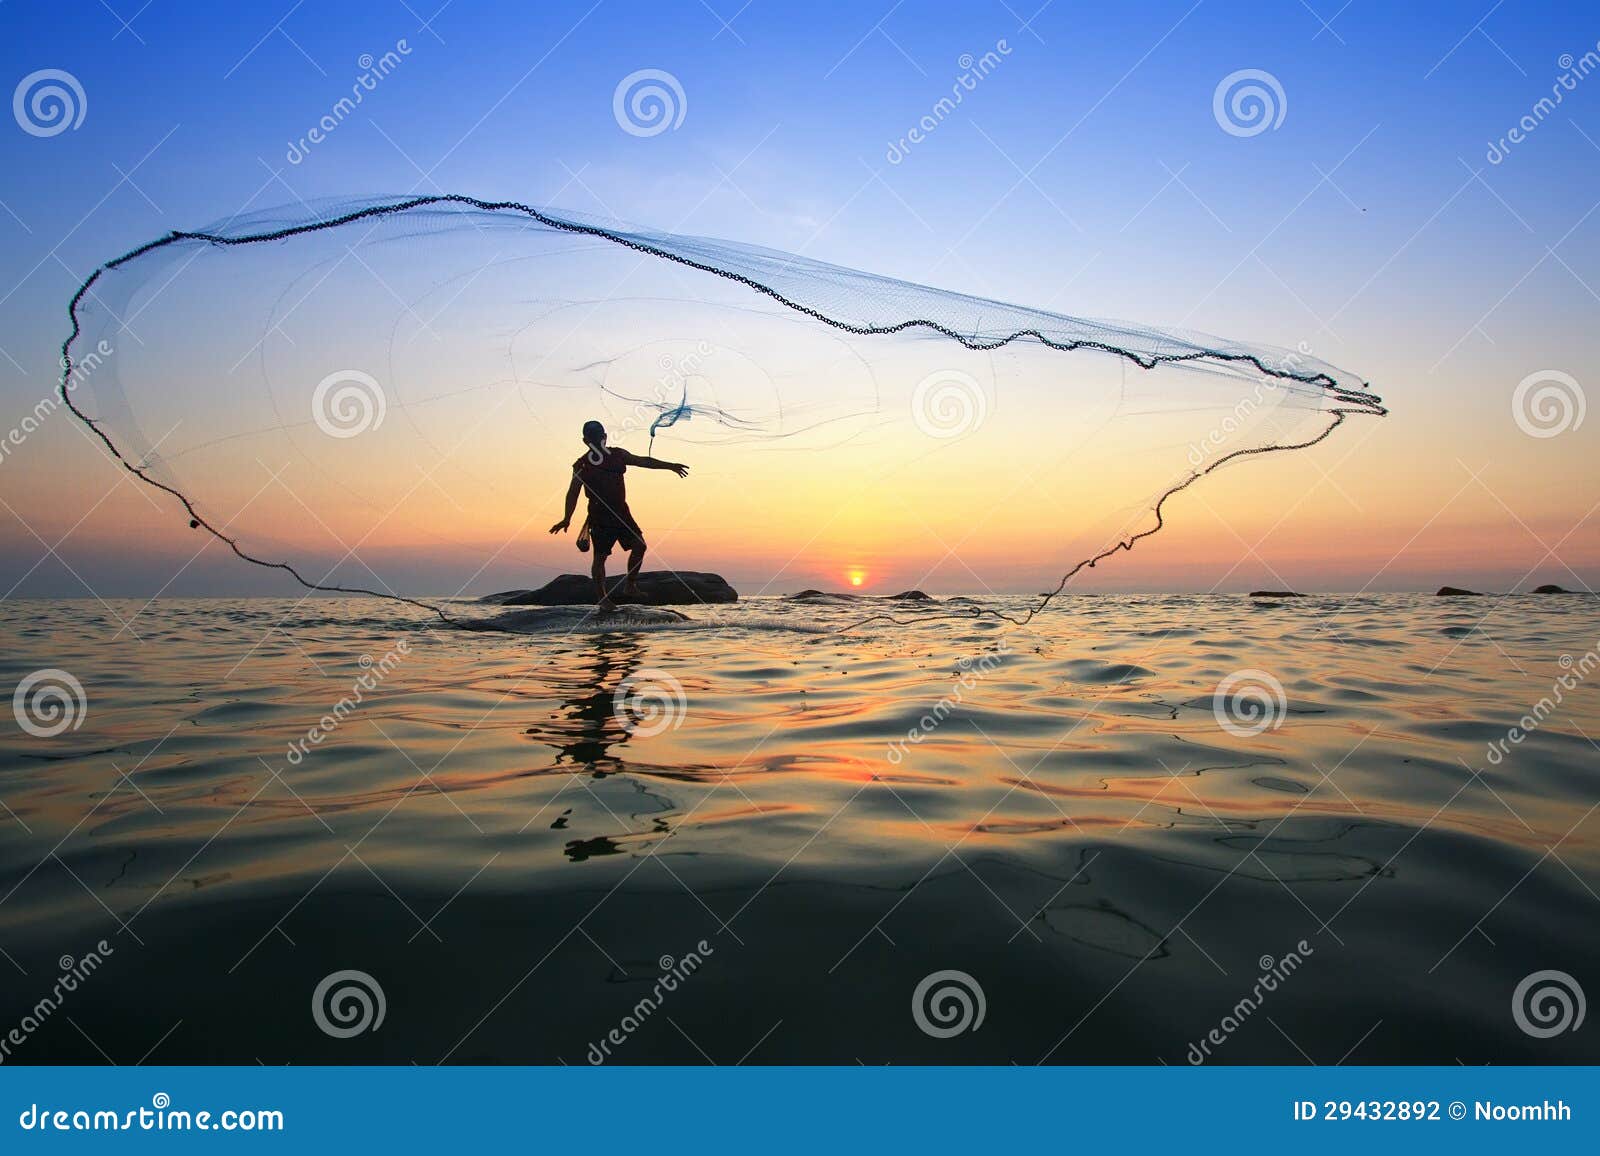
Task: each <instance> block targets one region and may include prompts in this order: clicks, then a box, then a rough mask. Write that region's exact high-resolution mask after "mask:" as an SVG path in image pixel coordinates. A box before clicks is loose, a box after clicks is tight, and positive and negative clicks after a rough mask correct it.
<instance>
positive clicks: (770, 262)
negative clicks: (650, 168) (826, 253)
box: [62, 196, 1384, 609]
mask: <svg viewBox="0 0 1600 1156" xmlns="http://www.w3.org/2000/svg"><path fill="white" fill-rule="evenodd" d="M70 312H71V335H70V336H69V338H68V339H67V341H66V343H65V345H64V347H63V365H64V373H63V385H62V390H63V396H64V397H65V399H66V400H67V402H68V403H69V405H70V406H71V407H72V409H73V412H74V413H76V414H77V415H78V417H79V418H81V419H82V420H84V421H85V422H87V423H89V425H90V426H91V428H92V429H93V430H94V431H95V432H96V433H97V434H98V435H99V436H100V438H101V439H103V441H104V442H105V444H106V445H107V447H108V448H109V449H110V451H111V452H112V453H113V454H115V455H116V457H117V458H118V459H120V460H121V462H122V463H123V464H124V465H125V466H126V468H127V469H129V470H131V471H132V472H133V473H134V474H135V475H137V476H138V478H139V479H140V480H141V481H142V482H144V483H145V484H147V485H150V486H152V487H155V488H157V489H159V490H161V491H162V492H163V493H164V494H165V499H164V500H167V501H170V502H171V503H172V507H173V511H174V515H175V517H182V518H186V519H188V520H189V522H190V524H191V526H192V528H193V529H194V530H195V531H196V532H198V533H201V534H205V535H209V536H212V537H214V538H216V539H219V540H221V541H222V542H224V543H226V544H227V546H228V547H229V548H231V549H232V550H233V551H234V553H235V554H237V555H238V556H239V558H240V559H241V560H242V561H243V562H248V563H253V564H257V565H264V566H270V567H275V568H277V569H279V570H280V571H282V572H283V573H284V574H285V575H287V576H288V577H291V578H292V579H293V580H294V581H296V582H298V583H300V584H301V585H302V586H304V587H306V588H310V589H317V590H343V591H352V592H361V593H370V594H378V595H382V596H386V597H397V598H402V599H404V600H407V601H411V602H413V603H415V604H418V605H424V606H427V607H429V608H430V609H440V607H441V604H442V603H443V602H444V601H445V600H446V599H448V598H449V597H450V596H453V595H457V594H463V595H464V594H475V593H483V592H485V591H488V590H492V589H496V588H503V587H506V586H529V585H537V584H538V583H539V581H541V580H543V579H544V578H547V577H548V576H549V575H550V574H552V573H556V572H560V571H564V570H573V569H579V568H581V565H580V564H579V562H580V556H579V555H577V554H576V552H575V551H573V550H572V546H571V539H570V538H563V539H552V538H550V537H549V536H548V535H547V534H546V533H545V531H546V530H547V529H548V527H549V524H550V523H551V522H552V521H554V520H555V519H556V518H558V517H559V516H560V505H561V499H562V496H563V494H564V491H565V489H566V486H567V483H568V480H569V479H570V476H571V471H570V467H571V464H572V463H573V461H574V460H575V459H576V458H577V457H579V456H580V455H581V454H582V453H583V452H584V446H583V445H582V443H581V441H580V438H579V430H580V428H581V427H582V425H583V423H584V422H585V421H587V420H590V419H597V420H599V421H601V422H603V423H604V424H605V425H606V427H607V429H608V431H609V433H610V438H611V442H612V444H613V445H620V446H623V447H626V448H628V449H629V450H631V451H632V452H633V453H635V454H646V453H653V454H654V455H655V456H657V457H660V458H665V459H671V460H676V461H684V462H687V463H689V464H690V465H691V466H692V467H693V469H694V473H693V475H692V476H691V477H690V479H689V480H687V481H678V480H677V479H676V478H673V477H671V476H670V475H667V474H661V475H651V476H650V477H649V480H648V481H646V480H644V479H640V480H639V481H637V482H631V485H632V487H633V490H632V493H631V494H630V498H631V500H632V504H633V507H634V510H635V512H636V513H637V514H639V515H640V517H641V520H642V521H643V522H644V524H645V526H646V529H647V531H648V532H649V534H650V538H651V544H652V550H653V554H654V556H653V559H652V562H653V564H654V565H657V566H667V567H672V568H677V569H693V568H696V564H697V563H700V562H701V561H702V559H703V558H705V557H708V556H710V557H722V558H727V557H730V556H731V557H734V558H735V559H736V561H737V562H738V564H739V565H740V566H742V567H743V569H744V570H745V571H755V572H758V573H761V572H765V573H769V574H771V575H772V576H773V577H774V578H776V577H778V575H780V574H785V575H793V576H794V579H793V580H797V581H803V579H804V577H805V576H807V575H810V574H813V573H816V572H819V571H820V570H822V569H823V568H825V567H827V566H832V565H833V564H834V563H835V562H836V561H837V560H839V559H847V558H848V557H851V556H853V555H852V554H851V551H855V552H856V553H857V554H861V555H862V556H870V555H871V553H872V552H873V551H875V550H876V551H880V552H881V551H884V550H886V549H888V548H889V546H890V545H892V546H893V547H894V549H895V550H896V551H898V552H899V556H901V557H904V558H908V559H909V558H925V559H927V560H929V561H930V562H931V561H933V560H935V559H946V558H949V557H952V556H957V557H959V556H961V555H962V550H963V546H962V544H963V543H965V542H967V541H968V540H969V539H972V538H973V536H974V535H975V534H976V535H978V536H979V537H980V538H981V539H982V541H983V542H984V543H985V549H989V550H1001V551H1003V550H1004V549H1006V548H1008V547H1009V546H1010V545H1012V544H1014V545H1015V546H1017V547H1018V548H1025V549H1026V550H1027V551H1028V553H1029V555H1030V556H1035V557H1038V556H1043V557H1045V558H1047V559H1050V560H1051V563H1052V572H1054V573H1060V574H1062V575H1065V577H1063V578H1062V579H1061V581H1062V582H1063V583H1065V582H1066V581H1068V580H1069V579H1070V578H1071V577H1072V576H1073V575H1075V574H1077V573H1079V572H1080V571H1081V569H1082V568H1083V567H1084V566H1087V565H1090V564H1092V563H1093V562H1094V561H1096V560H1098V559H1099V558H1104V557H1107V556H1110V555H1112V554H1115V553H1117V552H1118V551H1120V550H1125V549H1128V548H1131V547H1132V546H1133V545H1134V544H1135V543H1137V542H1138V541H1139V540H1141V539H1142V538H1143V537H1146V536H1148V535H1149V534H1151V533H1153V532H1154V531H1155V530H1156V529H1157V528H1158V527H1159V526H1160V524H1161V522H1162V520H1163V518H1164V517H1165V516H1166V513H1165V511H1164V509H1163V505H1164V503H1165V502H1166V501H1167V499H1168V498H1170V496H1171V495H1172V494H1174V493H1176V492H1178V491H1181V490H1182V489H1184V488H1186V487H1187V486H1189V485H1191V484H1193V483H1194V482H1195V481H1196V480H1198V479H1199V478H1201V477H1203V476H1205V475H1206V474H1207V473H1209V472H1211V471H1213V470H1215V469H1217V468H1219V467H1221V466H1223V465H1226V464H1228V463H1231V462H1237V461H1238V460H1239V459H1240V458H1241V457H1244V456H1248V455H1253V454H1260V453H1266V452H1272V451H1274V450H1283V449H1289V448H1295V447H1300V446H1304V445H1308V444H1311V443H1313V442H1315V441H1320V440H1322V439H1323V438H1325V437H1327V436H1328V435H1329V434H1330V433H1332V432H1333V430H1334V429H1335V428H1337V427H1338V426H1339V425H1340V424H1341V423H1342V422H1343V421H1344V420H1345V419H1346V418H1347V417H1348V416H1351V415H1355V414H1381V413H1382V412H1384V411H1383V409H1382V407H1381V406H1380V404H1379V401H1378V399H1377V397H1376V396H1374V395H1373V394H1372V393H1370V392H1369V391H1368V390H1367V387H1366V386H1365V384H1364V383H1362V382H1361V381H1360V380H1359V379H1357V378H1355V377H1352V376H1351V375H1349V374H1347V373H1345V372H1343V371H1341V370H1338V369H1336V368H1334V367H1333V366H1330V365H1327V364H1325V363H1323V362H1321V361H1319V360H1317V359H1316V358H1314V357H1311V356H1310V355H1309V354H1307V353H1305V352H1302V351H1286V350H1281V349H1275V348H1270V347H1266V346H1259V345H1247V344H1242V343H1237V342H1231V341H1224V340H1220V339H1217V338H1212V337H1206V336H1203V335H1196V334H1191V333H1180V332H1177V331H1173V330H1167V329H1159V328H1153V327H1149V326H1141V325H1133V324H1127V323H1121V322H1109V321H1091V320H1085V319H1081V318H1075V317H1068V316H1063V315H1060V314H1055V313H1050V312H1046V311H1042V310H1035V309H1027V308H1023V307H1020V306H1016V305H1007V304H1004V303H1001V302H998V301H991V300H986V299H982V298H978V297H973V296H966V295H962V294H958V293H950V292H944V291H940V290H937V289H931V288H927V287H924V286H921V285H915V284H910V283H907V282H905V281H900V280H896V279H893V278H889V277H882V276H875V275H873V274H869V273H865V272H861V271H859V270H855V269H849V268H842V267H839V266H835V265H829V264H824V263H822V262H819V261H814V260H811V259H808V258H805V257H800V256H796V255H794V254H789V253H782V252H777V251H773V250H770V249H764V248H759V247H756V246H753V245H745V244H739V243H735V242H732V241H724V240H717V239H714V238H707V237H692V236H677V235H673V234H669V233H663V232H656V231H651V230H647V229H642V228H637V227H632V226H625V225H619V224H616V223H614V222H603V221H598V220H594V219H591V218H587V217H583V216H579V215H575V214H571V213H557V212H555V211H551V210H541V209H535V208H532V207H529V206H526V205H521V204H511V203H492V202H484V201H479V200H475V199H472V198H468V197H460V196H427V197H411V198H395V199H382V200H367V201H363V202H360V203H349V202H322V203H317V204H312V205H304V204H302V205H299V206H295V207H293V208H284V209H278V210H271V211H265V212H257V213H252V214H250V215H248V216H238V217H234V218H230V219H228V220H226V221H223V222H220V223H218V224H215V225H212V226H209V227H207V228H204V229H200V230H197V231H194V232H175V233H171V234H169V235H167V236H165V237H162V238H160V239H157V240H155V241H152V242H150V243H148V244H146V245H143V246H141V247H139V248H137V249H134V250H132V251H131V252H129V253H127V254H124V255H123V256H121V257H118V258H116V259H115V260H112V261H108V262H107V263H106V264H104V265H102V266H101V267H100V268H99V269H97V270H96V271H95V273H94V274H93V275H92V276H91V277H90V278H89V280H88V281H87V282H86V283H85V284H84V285H83V286H82V288H80V290H79V291H78V293H77V294H76V296H75V297H74V298H73V300H72V303H71V310H70ZM632 477H633V475H630V478H632ZM658 479H659V480H658ZM579 517H580V520H581V511H580V515H579ZM907 565H908V567H909V566H910V565H911V564H910V563H908V564H907ZM999 578H1000V579H1002V580H1004V578H1005V576H1004V575H1003V574H1001V575H999ZM980 580H981V581H987V580H986V579H982V577H981V576H978V575H975V576H974V586H976V583H977V582H978V581H980ZM908 584H911V583H908Z"/></svg>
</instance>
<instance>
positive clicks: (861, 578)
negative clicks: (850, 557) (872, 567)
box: [845, 570, 867, 586]
mask: <svg viewBox="0 0 1600 1156" xmlns="http://www.w3.org/2000/svg"><path fill="white" fill-rule="evenodd" d="M845 577H846V578H848V579H849V580H850V585H852V586H860V585H861V584H862V583H863V582H865V581H866V580H867V572H866V571H865V570H851V571H849V572H848V573H846V574H845Z"/></svg>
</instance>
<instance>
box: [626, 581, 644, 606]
mask: <svg viewBox="0 0 1600 1156" xmlns="http://www.w3.org/2000/svg"><path fill="white" fill-rule="evenodd" d="M622 596H623V597H624V598H628V599H631V600H632V601H635V602H639V601H642V600H643V599H644V595H642V594H640V593H639V587H637V586H635V585H633V584H631V583H630V584H629V585H627V586H624V587H623V588H622Z"/></svg>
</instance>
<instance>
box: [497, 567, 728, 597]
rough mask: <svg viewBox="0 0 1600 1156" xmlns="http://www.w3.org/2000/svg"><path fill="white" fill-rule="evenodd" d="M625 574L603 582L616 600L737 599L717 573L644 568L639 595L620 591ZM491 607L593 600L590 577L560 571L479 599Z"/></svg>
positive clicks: (592, 582) (592, 587)
mask: <svg viewBox="0 0 1600 1156" xmlns="http://www.w3.org/2000/svg"><path fill="white" fill-rule="evenodd" d="M625 581H626V576H625V575H622V574H617V575H615V576H613V577H612V578H611V579H610V580H609V581H608V582H607V583H606V585H607V588H608V589H609V590H610V591H611V597H612V599H613V600H614V601H616V602H618V603H636V604H640V605H644V606H695V605H699V604H700V603H718V602H737V601H739V593H738V591H736V590H735V589H734V588H733V587H732V586H729V585H728V583H727V581H726V580H725V579H724V578H723V577H722V575H720V574H706V573H701V572H699V571H695V570H646V571H645V572H644V573H643V574H640V575H639V595H638V597H637V598H630V597H628V596H626V595H624V594H623V593H622V587H623V583H624V582H625ZM483 601H484V602H487V603H490V604H492V605H495V606H583V605H588V604H592V603H593V602H594V579H593V578H591V577H589V575H587V574H563V575H561V576H560V577H559V578H552V579H551V580H550V581H549V582H546V583H545V584H544V585H543V586H541V587H539V589H537V590H507V591H504V592H503V593H500V594H491V595H489V596H488V597H487V598H485V599H483Z"/></svg>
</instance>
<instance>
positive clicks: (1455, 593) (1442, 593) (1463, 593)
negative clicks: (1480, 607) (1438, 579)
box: [1434, 586, 1483, 598]
mask: <svg viewBox="0 0 1600 1156" xmlns="http://www.w3.org/2000/svg"><path fill="white" fill-rule="evenodd" d="M1434 597H1435V598H1482V597H1483V595H1482V594H1480V593H1479V592H1478V591H1476V590H1463V589H1461V587H1459V586H1441V587H1439V592H1438V593H1437V594H1435V595H1434Z"/></svg>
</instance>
